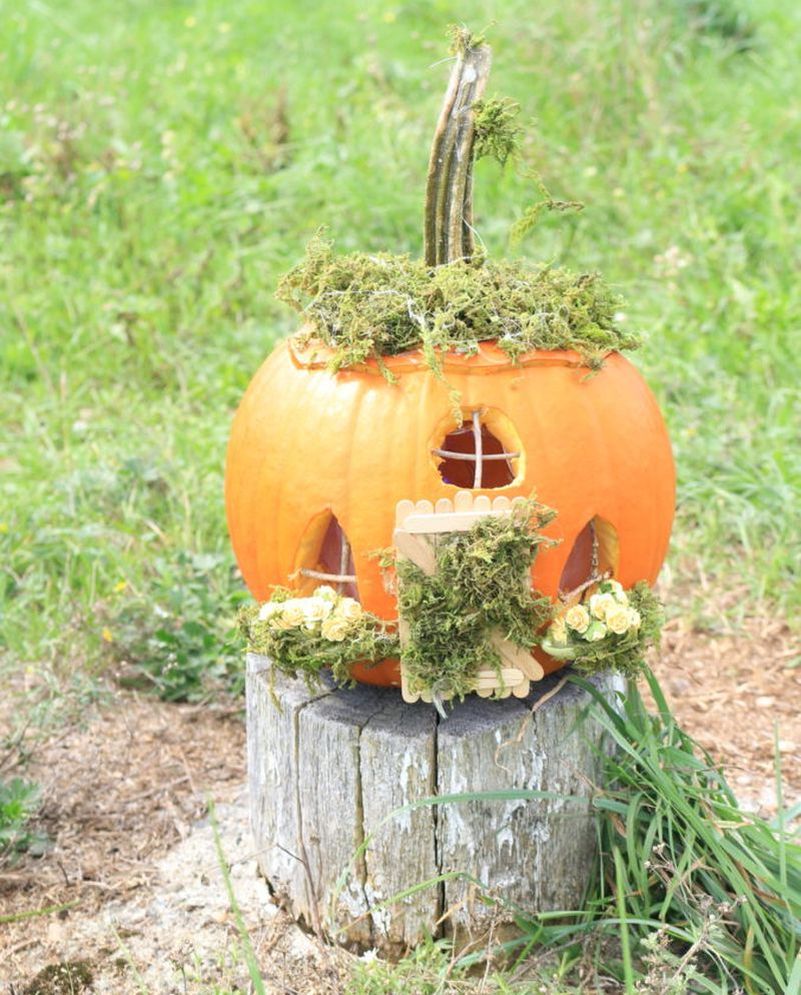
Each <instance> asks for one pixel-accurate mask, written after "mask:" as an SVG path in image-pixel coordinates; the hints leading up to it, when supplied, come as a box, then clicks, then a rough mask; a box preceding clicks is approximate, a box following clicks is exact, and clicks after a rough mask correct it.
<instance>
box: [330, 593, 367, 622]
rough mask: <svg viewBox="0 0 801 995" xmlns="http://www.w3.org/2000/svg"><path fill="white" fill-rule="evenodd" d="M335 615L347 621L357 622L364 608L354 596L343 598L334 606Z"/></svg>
mask: <svg viewBox="0 0 801 995" xmlns="http://www.w3.org/2000/svg"><path fill="white" fill-rule="evenodd" d="M336 612H337V615H339V616H340V617H341V618H345V619H347V620H348V621H349V622H358V620H359V619H360V618H361V617H362V615H363V614H364V609H363V608H362V606H361V605H360V604H359V602H358V601H357V600H356V599H355V598H343V599H342V600H341V601H340V602H339V604H338V605H337V607H336Z"/></svg>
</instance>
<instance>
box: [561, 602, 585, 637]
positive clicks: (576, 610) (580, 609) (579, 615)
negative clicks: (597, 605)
mask: <svg viewBox="0 0 801 995" xmlns="http://www.w3.org/2000/svg"><path fill="white" fill-rule="evenodd" d="M565 624H566V625H567V626H568V627H569V628H571V629H575V631H576V632H578V633H582V632H586V631H587V626H588V625H589V624H590V614H589V612H588V611H587V609H586V608H585V607H584V605H573V607H572V608H568V610H567V611H566V612H565Z"/></svg>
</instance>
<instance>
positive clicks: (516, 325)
mask: <svg viewBox="0 0 801 995" xmlns="http://www.w3.org/2000/svg"><path fill="white" fill-rule="evenodd" d="M277 297H278V299H279V300H281V301H283V302H284V303H286V304H288V305H289V306H290V307H292V308H294V309H295V310H296V311H297V312H298V313H299V314H301V315H303V317H304V319H305V320H306V322H307V323H308V324H309V325H310V327H311V329H312V331H311V332H308V331H307V332H303V333H301V334H302V336H303V338H304V339H305V340H309V339H311V338H317V339H319V340H320V341H322V342H324V343H325V345H327V346H329V347H330V348H331V349H333V351H334V355H333V357H332V361H331V368H332V369H334V370H338V369H342V368H344V367H349V366H357V365H359V364H361V363H363V362H364V361H365V360H367V359H370V358H377V359H380V358H381V357H382V356H394V355H396V354H398V353H401V352H406V351H407V350H409V349H421V350H422V351H423V352H424V353H425V355H426V356H427V357H428V358H429V363H430V365H431V366H432V368H434V369H436V368H437V363H436V354H435V350H437V349H442V350H445V351H451V350H452V351H455V352H459V353H464V354H467V355H470V354H472V353H474V352H476V350H477V349H478V345H479V343H480V342H485V341H488V340H497V342H498V345H499V346H500V348H501V349H502V350H503V351H504V352H505V353H506V354H507V355H508V356H510V358H511V359H513V360H515V359H517V358H518V357H520V356H521V355H523V354H524V353H526V352H529V351H531V350H532V349H572V350H575V351H576V352H577V353H578V354H579V355H580V356H581V358H582V360H583V362H584V363H585V364H586V365H587V366H588V367H590V368H592V369H597V368H598V367H599V366H600V365H601V363H602V360H603V357H604V356H605V355H606V354H607V353H609V352H612V351H620V350H624V349H636V348H637V347H638V346H639V345H640V338H639V336H638V335H636V334H634V333H632V332H629V331H626V330H624V329H622V328H621V327H620V325H619V323H618V322H617V321H616V320H615V315H616V312H617V311H619V309H620V307H621V304H622V301H621V298H620V297H619V296H618V295H617V294H616V293H614V292H613V291H612V290H611V289H610V288H609V287H608V286H607V285H606V284H605V283H604V282H603V280H602V279H601V277H600V276H599V275H598V274H597V273H573V272H571V271H570V270H567V269H563V268H561V267H550V266H546V265H542V266H536V267H534V266H529V265H527V264H525V263H522V262H517V261H508V262H507V261H502V262H493V261H490V260H487V259H475V258H474V259H473V260H471V261H469V262H466V261H463V260H459V261H457V262H452V263H447V264H445V265H441V266H434V267H429V266H426V264H425V263H424V262H423V261H422V260H418V259H412V258H411V257H409V256H406V255H403V256H401V255H392V254H390V253H374V254H370V253H364V252H354V253H349V254H347V255H337V254H336V253H335V252H334V249H333V245H332V243H331V242H329V241H327V240H325V239H323V238H320V237H317V238H314V239H313V240H312V241H311V242H310V243H309V245H308V247H307V250H306V257H305V258H304V259H303V261H302V262H300V263H298V265H297V266H295V267H294V268H293V269H291V270H290V271H289V272H288V273H287V274H286V275H285V276H284V277H283V279H282V280H281V281H280V283H279V285H278V290H277Z"/></svg>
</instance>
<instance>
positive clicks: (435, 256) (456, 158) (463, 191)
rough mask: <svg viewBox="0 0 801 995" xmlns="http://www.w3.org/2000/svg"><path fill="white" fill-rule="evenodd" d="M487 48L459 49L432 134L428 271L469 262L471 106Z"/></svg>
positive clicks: (484, 71)
mask: <svg viewBox="0 0 801 995" xmlns="http://www.w3.org/2000/svg"><path fill="white" fill-rule="evenodd" d="M491 62H492V53H491V50H490V48H489V46H488V45H485V44H484V43H480V44H478V45H471V44H470V42H469V41H467V42H466V44H465V45H464V46H463V47H462V48H460V49H459V51H458V54H457V56H456V64H455V65H454V67H453V72H452V73H451V78H450V81H449V82H448V90H447V92H446V94H445V101H444V103H443V105H442V110H441V112H440V115H439V120H438V122H437V128H436V131H435V132H434V141H433V143H432V145H431V158H430V159H429V163H428V179H427V182H426V206H425V230H424V234H425V261H426V264H427V265H429V266H440V265H442V264H443V263H450V262H455V261H456V260H457V259H469V258H470V257H471V256H472V254H473V252H474V248H475V246H474V242H473V231H472V223H473V145H474V142H475V121H474V111H473V106H474V104H475V103H476V101H477V100H480V99H481V96H482V95H483V93H484V89H485V88H486V85H487V79H488V78H489V71H490V65H491Z"/></svg>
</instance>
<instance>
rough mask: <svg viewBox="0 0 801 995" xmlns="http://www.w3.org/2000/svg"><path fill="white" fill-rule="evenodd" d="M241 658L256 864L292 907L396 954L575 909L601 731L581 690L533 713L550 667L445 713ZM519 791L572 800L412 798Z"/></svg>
mask: <svg viewBox="0 0 801 995" xmlns="http://www.w3.org/2000/svg"><path fill="white" fill-rule="evenodd" d="M247 664H248V676H247V716H248V717H247V722H248V769H249V781H250V805H251V818H252V823H253V831H254V835H255V841H256V849H257V853H258V861H259V865H260V868H261V870H262V872H263V874H264V876H265V878H266V879H267V881H268V882H269V884H270V887H271V888H272V891H273V894H274V895H275V897H276V899H277V900H278V901H279V902H280V903H281V904H282V905H283V906H284V907H285V908H286V909H287V910H288V911H289V912H290V914H291V915H292V916H293V917H294V918H295V919H296V920H298V921H302V922H304V923H305V924H306V925H308V926H309V927H311V928H313V929H315V930H318V931H322V932H324V933H326V934H327V935H329V936H331V937H332V938H334V939H336V940H338V941H339V942H342V943H345V944H347V945H348V946H351V947H352V948H360V949H365V948H376V949H378V950H379V952H381V953H382V954H384V955H386V956H390V957H394V956H398V955H399V954H401V953H403V952H404V951H405V950H406V949H408V948H410V947H414V946H415V945H416V944H418V943H419V942H421V941H422V940H423V938H424V936H425V935H426V934H427V933H428V934H430V935H437V934H439V933H442V932H447V933H456V934H457V935H458V936H459V937H465V938H475V937H477V936H478V935H480V934H482V933H485V932H487V931H488V930H489V929H490V928H492V929H493V930H495V931H496V935H497V930H498V928H499V927H503V926H504V924H508V923H510V922H511V920H512V918H513V915H514V912H515V911H517V912H520V913H522V914H532V913H536V912H540V911H546V910H553V909H560V908H562V909H575V908H580V907H581V904H582V901H583V899H584V894H585V891H586V887H587V884H588V882H589V879H590V877H591V875H592V873H593V870H594V864H595V860H596V856H597V850H596V837H595V827H594V821H593V817H592V814H591V802H590V799H591V795H592V793H593V790H594V786H595V785H597V784H598V783H599V776H600V767H601V761H600V759H599V756H598V752H597V751H598V747H599V746H601V744H602V732H601V729H600V726H599V724H598V723H597V721H596V720H594V719H593V718H592V717H591V715H590V716H588V714H587V706H588V705H589V703H590V698H589V695H588V694H587V693H586V692H584V691H582V690H581V689H579V688H577V687H576V686H575V685H571V684H567V685H565V686H564V687H562V688H560V689H559V690H558V692H557V693H556V694H555V695H553V696H552V697H551V698H549V699H548V700H546V701H544V702H543V704H542V706H541V707H540V708H538V709H537V710H536V711H535V712H534V713H533V714H532V711H531V710H532V706H533V705H534V704H535V703H536V702H537V701H538V700H539V699H540V698H541V697H543V696H544V695H546V694H547V693H548V692H549V691H551V690H553V688H554V687H555V686H556V684H557V682H558V680H559V677H558V676H553V677H550V678H546V679H545V680H544V681H541V682H539V683H537V684H535V685H534V689H533V691H532V693H531V694H530V695H529V697H528V698H526V699H515V698H507V699H505V700H503V701H492V700H486V699H481V698H475V697H470V698H468V699H466V700H465V701H464V702H462V703H457V704H456V705H455V706H454V708H453V711H452V712H451V713H450V715H449V717H448V718H447V719H441V718H440V717H439V716H438V714H437V712H436V711H435V709H434V708H433V706H431V705H427V704H424V703H423V702H418V703H415V704H407V703H405V702H403V701H402V699H401V696H400V693H399V691H398V689H396V688H373V687H368V686H365V685H359V686H357V687H355V688H352V689H346V688H335V687H323V688H320V689H319V690H315V691H309V689H308V688H307V687H306V685H305V684H304V682H303V681H300V680H292V679H289V678H286V677H284V676H283V675H281V674H279V673H277V672H276V673H270V661H269V660H268V659H267V658H266V657H263V656H258V655H256V654H249V655H248V661H247ZM593 683H594V684H595V686H596V687H597V688H598V689H599V690H600V691H601V692H602V693H603V694H605V695H607V696H609V697H610V698H611V697H612V696H613V695H614V694H615V693H616V691H617V690H619V689H620V688H621V687H622V685H621V682H620V679H619V678H615V677H612V676H611V675H601V676H599V677H597V678H594V679H593ZM510 789H530V790H535V791H542V792H550V793H554V794H556V795H559V796H566V795H569V796H571V797H569V798H565V797H557V798H545V799H543V798H536V799H525V798H523V799H521V798H513V799H504V798H498V799H482V800H480V801H469V802H456V801H453V802H444V803H442V804H437V805H431V804H425V805H418V806H414V807H405V806H410V804H412V803H414V802H419V801H420V800H421V799H424V798H430V797H432V796H435V795H438V796H446V795H453V794H461V793H464V792H491V791H493V792H503V791H508V790H510ZM398 809H403V810H402V811H400V812H398V811H397V810H398ZM438 878H442V880H437V879H438ZM424 882H433V883H431V884H429V885H428V886H427V887H423V888H420V889H418V890H413V889H414V888H415V886H416V885H420V884H421V883H424ZM482 896H489V897H490V899H492V898H496V899H497V900H498V901H494V902H493V901H489V902H487V901H486V899H485V898H482Z"/></svg>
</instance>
